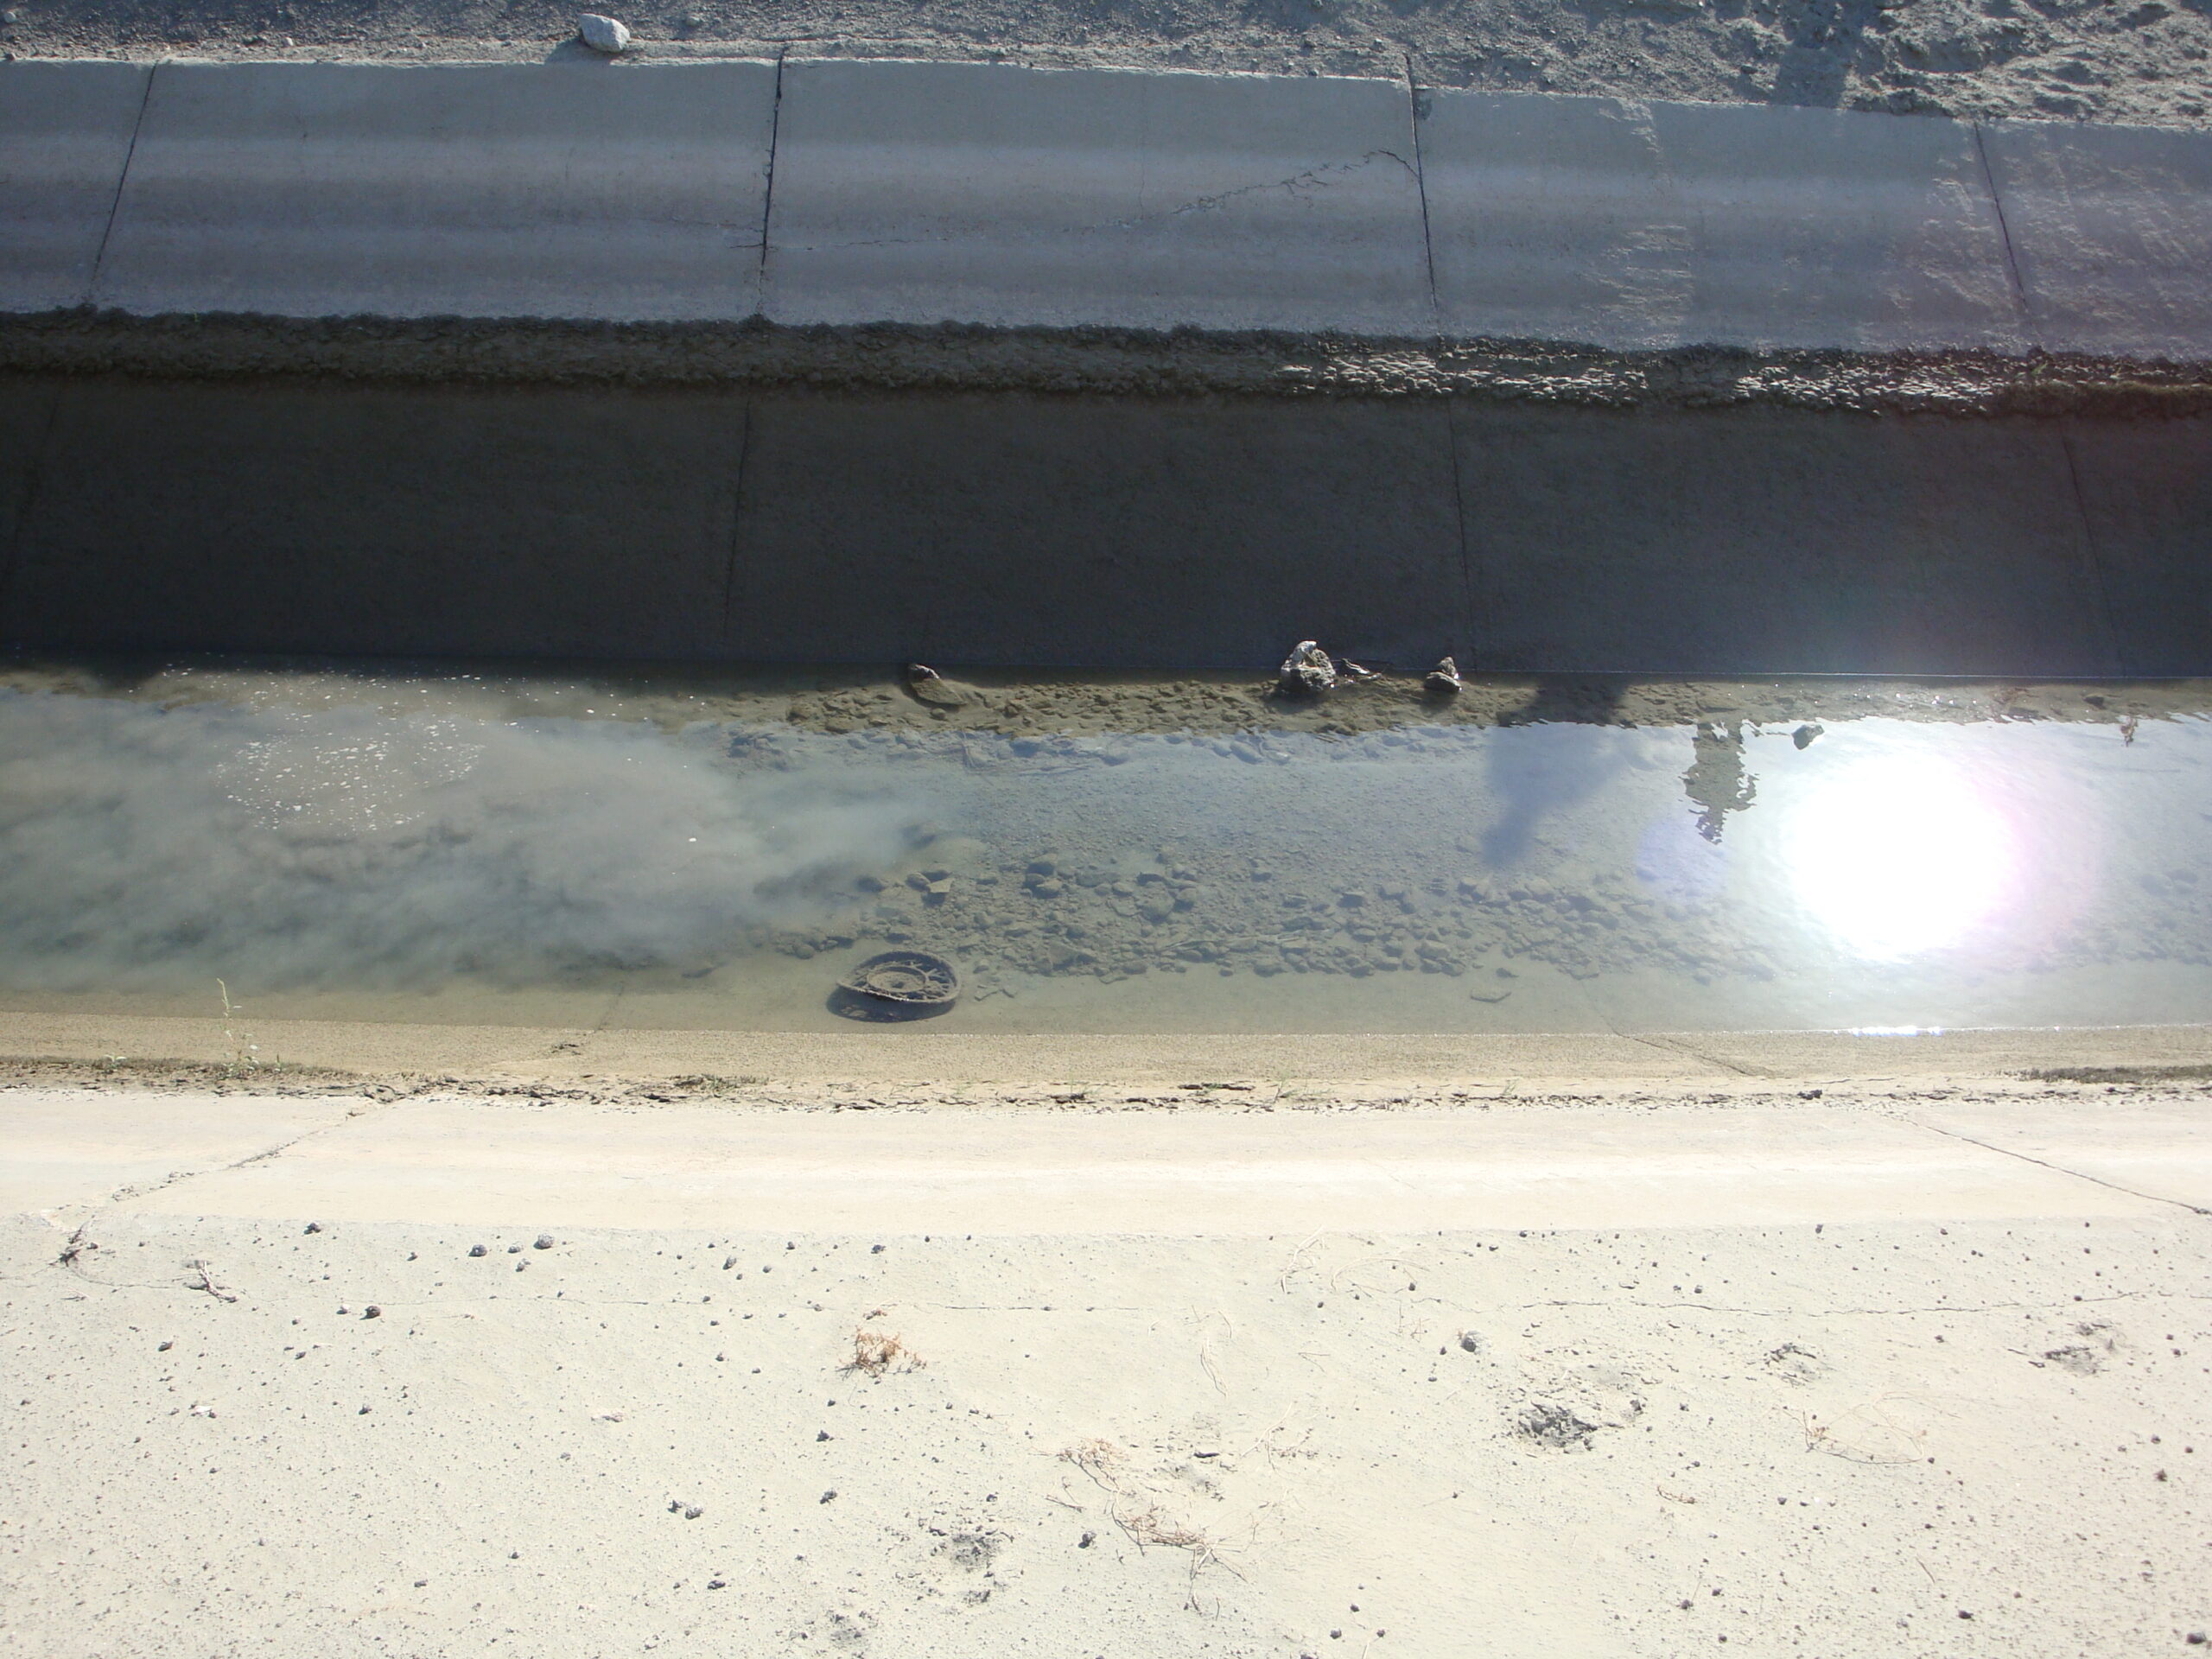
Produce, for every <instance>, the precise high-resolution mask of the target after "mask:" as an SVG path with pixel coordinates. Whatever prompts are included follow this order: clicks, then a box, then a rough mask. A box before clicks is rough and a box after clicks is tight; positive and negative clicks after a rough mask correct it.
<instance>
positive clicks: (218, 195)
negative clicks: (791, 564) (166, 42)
mask: <svg viewBox="0 0 2212 1659" xmlns="http://www.w3.org/2000/svg"><path fill="white" fill-rule="evenodd" d="M774 98H775V70H774V68H773V67H772V66H771V65H767V64H759V63H724V64H712V65H696V64H695V65H687V66H682V67H663V68H653V67H637V66H619V67H618V66H613V65H606V64H586V63H575V64H561V65H553V66H540V65H483V66H461V67H449V66H442V65H441V66H435V67H433V66H416V67H407V68H392V67H370V66H365V65H348V64H234V63H225V64H181V65H180V64H164V65H162V67H160V68H159V69H158V70H157V71H156V73H155V78H154V84H153V87H152V91H151V93H150V95H149V99H148V100H147V106H146V115H145V121H144V125H143V130H142V131H141V133H140V136H139V141H138V147H137V153H136V155H135V156H133V158H132V162H131V167H130V181H129V184H128V186H127V188H125V189H124V193H123V198H122V201H121V203H120V206H119V207H118V212H117V218H116V224H115V231H114V234H113V236H112V237H111V238H110V244H109V247H108V252H107V257H106V260H105V263H104V264H103V266H102V275H101V281H100V283H99V288H98V290H97V293H96V295H95V298H96V299H97V301H98V302H99V303H100V304H102V305H107V306H116V307H119V308H123V309H125V310H130V311H137V312H145V313H152V312H174V311H250V312H264V313H273V314H276V315H283V316H309V317H315V316H345V315H381V316H394V317H422V316H437V315H464V316H477V317H580V318H604V319H608V320H613V321H635V320H683V319H701V318H704V319H730V318H740V317H744V316H747V315H750V314H751V313H752V312H753V310H754V309H755V302H756V297H757V295H758V277H759V270H760V221H761V213H762V210H763V207H764V205H765V201H766V193H767V161H768V137H769V127H770V123H771V120H772V115H773V111H774Z"/></svg>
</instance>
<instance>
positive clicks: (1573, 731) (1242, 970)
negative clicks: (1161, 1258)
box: [0, 672, 2212, 1032]
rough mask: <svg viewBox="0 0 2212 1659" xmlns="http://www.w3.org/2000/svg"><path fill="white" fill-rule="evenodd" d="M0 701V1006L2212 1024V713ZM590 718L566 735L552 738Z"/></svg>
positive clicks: (340, 694)
mask: <svg viewBox="0 0 2212 1659" xmlns="http://www.w3.org/2000/svg"><path fill="white" fill-rule="evenodd" d="M219 685H220V690H219V693H210V691H209V690H207V682H206V681H205V680H204V679H203V680H202V681H201V682H200V683H198V687H197V689H196V690H194V694H193V695H192V696H178V695H164V694H163V693H162V691H161V690H160V689H159V687H157V686H156V687H154V688H152V689H150V690H149V688H147V687H145V686H143V685H142V686H140V687H139V688H138V689H137V690H136V691H135V692H134V693H133V694H131V695H118V696H93V695H73V694H57V693H53V692H33V691H26V690H0V1005H4V1006H7V1007H14V1008H18V1009H46V1008H54V1009H60V1008H95V1007H97V1008H114V1009H124V1008H128V1009H136V1010H140V1011H146V1012H162V1013H185V1014H207V1013H211V1012H214V1011H216V1010H217V1009H218V1008H219V1007H220V1001H219V993H218V990H217V983H216V982H217V981H218V979H220V980H221V981H222V982H223V983H224V986H225V988H226V991H227V994H228V995H230V996H231V997H232V999H233V1000H234V1001H238V1002H240V1003H243V1004H244V1005H245V1006H246V1007H249V1008H250V1009H251V1011H252V1012H253V1013H254V1014H257V1015H259V1016H264V1017H269V1018H278V1017H283V1016H288V1015H289V1016H308V1015H311V1016H316V1017H325V1018H368V1019H400V1020H491V1021H499V1022H518V1023H547V1024H558V1025H588V1026H596V1025H601V1024H603V1023H605V1024H614V1025H625V1026H654V1027H743V1028H756V1029H758V1028H783V1029H799V1028H824V1027H832V1026H835V1025H837V1024H838V1023H839V1016H838V1014H836V1012H835V1011H834V1009H833V1007H832V998H831V992H832V990H833V988H834V986H835V983H836V980H837V979H838V977H839V976H841V975H842V974H843V973H844V972H845V971H847V970H848V969H849V968H850V967H851V966H852V965H853V964H855V963H857V962H859V961H861V959H863V958H865V957H868V956H870V955H872V954H874V953H875V952H877V951H880V950H886V949H889V948H892V947H894V946H904V947H910V948H915V949H920V950H928V951H931V952H934V953H937V954H939V955H942V956H944V957H947V958H949V959H950V960H951V961H952V962H954V963H956V964H957V966H958V968H959V969H960V971H961V973H962V974H963V977H964V980H965V985H966V990H965V995H963V997H962V999H961V1000H960V1001H959V1002H958V1004H957V1006H956V1007H953V1008H952V1009H951V1010H950V1012H948V1013H946V1014H943V1015H942V1016H941V1017H939V1018H938V1019H937V1020H933V1021H932V1022H931V1027H932V1028H934V1029H940V1030H952V1029H967V1030H976V1031H986V1030H988V1031H1056V1030H1059V1031H1113V1030H1124V1031H1144V1030H1160V1031H1171V1030H1172V1031H1208V1030H1211V1031H1224V1032H1225V1031H1266V1030H1300V1031H1332V1030H1334V1031H1407V1032H1451V1031H1510V1030H1522V1031H1558V1030H1602V1029H1606V1028H1612V1029H1618V1030H1624V1031H1634V1030H1654V1031H1664V1030H1694V1029H1744V1028H1758V1027H1764V1028H1822V1029H1839V1028H1840V1029H1851V1028H1861V1029H1863V1028H1869V1027H1881V1028H1897V1027H1923V1028H1926V1027H1961V1026H1993V1025H2016V1026H2017V1025H2039V1026H2049V1025H2069V1026H2079V1025H2095V1024H2118V1023H2128V1024H2133V1023H2142V1022H2164V1021H2183V1020H2204V1019H2207V1018H2212V833H2208V829H2212V826H2208V819H2212V722H2208V721H2205V720H2203V719H2201V718H2196V717H2193V716H2179V717H2175V718H2170V719H2160V720H2151V721H2143V722H2141V723H2140V724H2136V723H2134V722H2133V721H2130V722H2127V723H2126V724H2124V725H2123V724H2120V723H2068V722H2057V721H1993V722H1987V723H1982V724H1968V723H1954V724H1930V723H1923V722H1913V721H1897V720H1888V719H1880V718H1870V719H1862V720H1853V721H1831V722H1829V723H1828V724H1827V728H1826V729H1825V730H1821V729H1817V728H1814V727H1812V726H1799V727H1777V728H1766V729H1760V728H1755V727H1750V726H1707V727H1701V728H1700V727H1680V728H1636V729H1628V728H1615V727H1605V726H1586V725H1574V724H1538V725H1528V726H1518V727H1511V728H1478V727H1466V726H1455V727H1433V726H1431V727H1423V726H1418V725H1416V726H1406V727H1400V728H1393V729H1386V730H1381V731H1371V732H1365V733H1355V734H1340V735H1335V736H1324V735H1317V734H1294V733H1287V732H1286V733H1274V734H1268V733H1255V734H1240V735H1211V734H1206V735H1197V736H1192V735H1187V734H1135V735H1127V736H1115V735H1110V734H1109V735H1103V736H1100V735H1088V736H1083V737H1053V736H1039V737H1021V736H1012V737H1009V736H1007V735H1003V734H985V733H976V732H963V731H958V730H952V729H944V730H923V731H913V730H899V731H888V732H887V731H880V730H860V731H853V732H849V733H843V734H824V733H821V732H808V731H803V730H799V729H797V728H792V727H791V726H787V725H783V724H779V723H774V722H766V721H758V720H752V721H734V720H729V719H725V718H697V719H690V720H685V719H682V718H676V717H671V715H669V713H668V709H667V708H666V707H665V706H664V707H662V708H661V709H659V711H658V714H659V717H658V718H656V719H654V720H650V721H648V720H639V719H636V718H631V717H627V713H626V710H624V709H620V708H618V707H617V706H616V705H615V704H614V703H613V702H609V703H608V705H607V707H606V708H601V707H599V706H597V705H596V704H595V703H594V702H591V701H589V700H588V692H586V691H581V690H575V689H574V688H569V690H567V691H564V692H563V695H561V696H552V695H550V694H549V695H547V696H539V697H536V698H530V697H523V698H519V699H518V698H517V697H516V696H512V695H509V694H507V693H504V692H495V691H493V690H490V689H487V688H486V686H485V685H483V684H482V683H479V682H476V681H474V680H472V679H471V678H470V677H467V676H451V677H435V678H425V679H422V680H419V681H418V680H408V679H403V678H384V679H374V678H365V677H356V676H348V675H341V674H337V673H330V674H312V673H274V672H271V673H266V674H253V673H232V674H230V675H228V676H227V677H224V678H222V679H221V681H220V682H219ZM549 709H558V710H560V712H557V713H555V712H548V710H549Z"/></svg>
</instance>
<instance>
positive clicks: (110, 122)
mask: <svg viewBox="0 0 2212 1659" xmlns="http://www.w3.org/2000/svg"><path fill="white" fill-rule="evenodd" d="M149 73H151V72H150V71H149V70H147V69H145V68H143V67H137V66H130V65H124V64H117V63H35V64H10V65H9V66H7V69H6V72H5V73H4V74H0V309H4V310H9V311H44V310H47V309H49V308H54V307H60V306H73V305H82V304H83V303H84V302H86V299H88V298H89V297H90V296H91V294H92V270H93V267H94V266H95V265H96V264H98V263H99V255H100V247H101V245H102V243H103V242H104V241H105V239H106V237H107V230H108V225H109V222H110V219H111V216H112V215H113V213H114V212H115V194H116V189H117V188H118V186H119V185H120V184H121V183H122V181H123V164H124V158H125V157H126V156H129V155H130V139H131V135H132V134H133V133H134V132H136V131H137V125H138V111H139V109H140V107H141V105H143V104H144V102H145V98H146V80H147V76H148V75H149Z"/></svg>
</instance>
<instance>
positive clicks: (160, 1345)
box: [154, 1342, 176, 1354]
mask: <svg viewBox="0 0 2212 1659" xmlns="http://www.w3.org/2000/svg"><path fill="white" fill-rule="evenodd" d="M175 1346H176V1344H175V1343H173V1342H157V1343H156V1344H154V1351H155V1352H156V1353H157V1354H166V1353H167V1352H168V1351H169V1350H170V1349H172V1348H174V1347H175Z"/></svg>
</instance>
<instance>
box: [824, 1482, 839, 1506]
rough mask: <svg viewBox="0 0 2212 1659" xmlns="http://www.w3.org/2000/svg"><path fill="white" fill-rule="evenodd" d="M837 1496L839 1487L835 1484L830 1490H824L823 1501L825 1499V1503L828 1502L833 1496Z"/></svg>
mask: <svg viewBox="0 0 2212 1659" xmlns="http://www.w3.org/2000/svg"><path fill="white" fill-rule="evenodd" d="M836 1496H837V1489H836V1487H835V1486H832V1487H831V1488H830V1489H829V1491H826V1492H824V1493H823V1494H822V1501H823V1503H828V1502H829V1500H830V1499H831V1498H833V1497H836Z"/></svg>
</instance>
